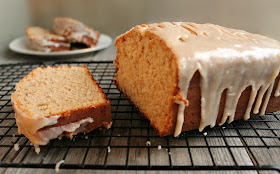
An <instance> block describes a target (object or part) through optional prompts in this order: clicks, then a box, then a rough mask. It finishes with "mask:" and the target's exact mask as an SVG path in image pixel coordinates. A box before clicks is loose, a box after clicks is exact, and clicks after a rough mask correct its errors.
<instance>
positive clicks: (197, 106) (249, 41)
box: [114, 22, 280, 136]
mask: <svg viewBox="0 0 280 174" xmlns="http://www.w3.org/2000/svg"><path fill="white" fill-rule="evenodd" d="M115 46H116V49H117V58H116V60H115V62H114V64H115V66H116V77H115V78H114V81H115V83H116V85H117V87H118V89H119V90H120V91H121V92H123V94H124V95H125V96H126V97H127V98H128V99H129V100H130V101H131V102H132V103H133V104H134V105H135V106H136V107H137V108H138V109H139V111H140V112H141V113H142V114H143V115H144V116H145V117H147V118H148V119H149V120H150V123H151V125H152V126H153V127H154V128H155V129H156V130H157V131H158V133H159V135H161V136H165V135H170V134H174V136H178V135H179V134H180V133H181V132H182V131H188V130H192V129H199V130H200V131H202V130H203V129H204V128H205V127H206V126H210V127H214V126H215V125H216V124H220V125H222V124H224V123H225V122H226V121H227V122H228V123H230V122H232V121H233V120H236V119H245V120H246V119H249V118H250V116H251V115H255V114H257V115H264V114H265V113H266V112H274V111H277V110H280V97H278V96H279V90H280V83H279V75H278V74H279V68H280V56H279V53H280V44H279V42H278V41H275V40H273V39H270V38H267V37H264V36H261V35H257V34H251V33H248V32H245V31H242V30H235V29H230V28H225V27H222V26H218V25H213V24H195V23H189V22H173V23H169V22H165V23H159V24H148V25H139V26H136V27H134V28H132V29H131V30H130V31H128V32H126V33H125V34H123V35H121V36H119V37H117V39H116V42H115Z"/></svg>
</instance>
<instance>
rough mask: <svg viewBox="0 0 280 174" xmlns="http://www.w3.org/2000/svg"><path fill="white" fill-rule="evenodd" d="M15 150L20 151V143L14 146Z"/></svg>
mask: <svg viewBox="0 0 280 174" xmlns="http://www.w3.org/2000/svg"><path fill="white" fill-rule="evenodd" d="M14 149H15V151H18V150H19V144H18V143H16V144H14Z"/></svg>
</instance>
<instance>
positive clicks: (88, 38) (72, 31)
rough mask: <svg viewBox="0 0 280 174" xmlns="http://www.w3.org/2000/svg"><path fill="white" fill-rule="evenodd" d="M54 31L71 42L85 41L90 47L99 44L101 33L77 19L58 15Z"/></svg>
mask: <svg viewBox="0 0 280 174" xmlns="http://www.w3.org/2000/svg"><path fill="white" fill-rule="evenodd" d="M53 31H54V33H56V34H58V35H62V36H64V37H65V38H66V39H68V40H69V41H71V42H74V43H75V42H76V43H83V44H85V45H87V46H88V47H94V46H96V45H97V43H98V40H99V37H100V33H99V32H98V31H96V30H93V29H92V28H90V27H88V26H86V25H84V24H83V23H82V22H79V21H77V20H74V19H71V18H66V17H57V18H55V19H54V24H53Z"/></svg>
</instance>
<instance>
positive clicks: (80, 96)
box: [11, 66, 112, 145]
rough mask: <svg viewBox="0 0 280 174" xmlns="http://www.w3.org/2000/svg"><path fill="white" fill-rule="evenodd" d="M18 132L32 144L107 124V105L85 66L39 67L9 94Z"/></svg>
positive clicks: (69, 135)
mask: <svg viewBox="0 0 280 174" xmlns="http://www.w3.org/2000/svg"><path fill="white" fill-rule="evenodd" d="M11 102H12V105H13V108H14V111H15V119H16V123H17V126H18V132H19V133H20V134H24V135H25V136H26V137H27V138H28V139H29V140H30V142H31V143H32V144H33V145H46V144H47V143H48V142H49V140H51V139H54V138H57V137H59V136H67V137H69V138H71V137H72V136H73V135H75V134H78V133H86V132H89V131H92V130H94V129H96V128H98V127H101V126H104V127H106V128H109V127H110V125H111V122H112V118H111V106H110V102H109V100H107V98H106V96H105V94H104V92H103V90H102V89H101V88H100V87H99V85H98V84H97V82H96V81H95V80H94V79H93V77H92V75H91V73H90V71H89V70H88V68H87V67H86V66H81V67H73V66H58V67H46V68H44V67H39V68H36V69H34V70H33V71H32V72H31V73H29V74H28V75H27V76H26V77H24V78H23V79H22V80H20V82H18V83H17V84H16V91H15V92H14V93H13V94H12V96H11Z"/></svg>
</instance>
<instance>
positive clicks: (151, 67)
mask: <svg viewBox="0 0 280 174" xmlns="http://www.w3.org/2000/svg"><path fill="white" fill-rule="evenodd" d="M115 46H116V48H117V59H116V60H115V62H114V64H115V65H116V73H117V76H116V77H115V83H116V85H117V86H118V89H119V90H120V91H122V92H123V94H124V95H125V96H126V97H127V98H128V100H130V101H131V102H132V103H133V104H135V106H136V107H137V108H138V109H139V111H140V112H141V113H142V114H143V115H144V116H145V117H147V118H148V119H149V120H150V123H151V125H153V126H154V127H155V129H156V130H157V131H158V133H159V135H162V136H163V135H166V134H170V133H171V132H173V131H174V130H170V128H171V126H170V125H172V124H174V122H175V121H176V120H175V118H176V116H174V114H177V112H176V109H178V108H177V105H176V104H175V100H176V95H177V92H178V87H177V83H178V79H177V72H176V62H175V59H174V57H173V56H174V55H173V54H172V53H171V51H169V49H168V47H166V46H165V43H164V42H163V41H162V40H160V39H158V37H156V36H155V35H154V34H152V33H150V32H144V31H141V27H135V28H134V29H133V30H131V31H130V32H128V33H126V34H124V35H122V36H120V37H118V38H117V39H116V43H115ZM172 108H173V109H172ZM172 129H174V127H172Z"/></svg>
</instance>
